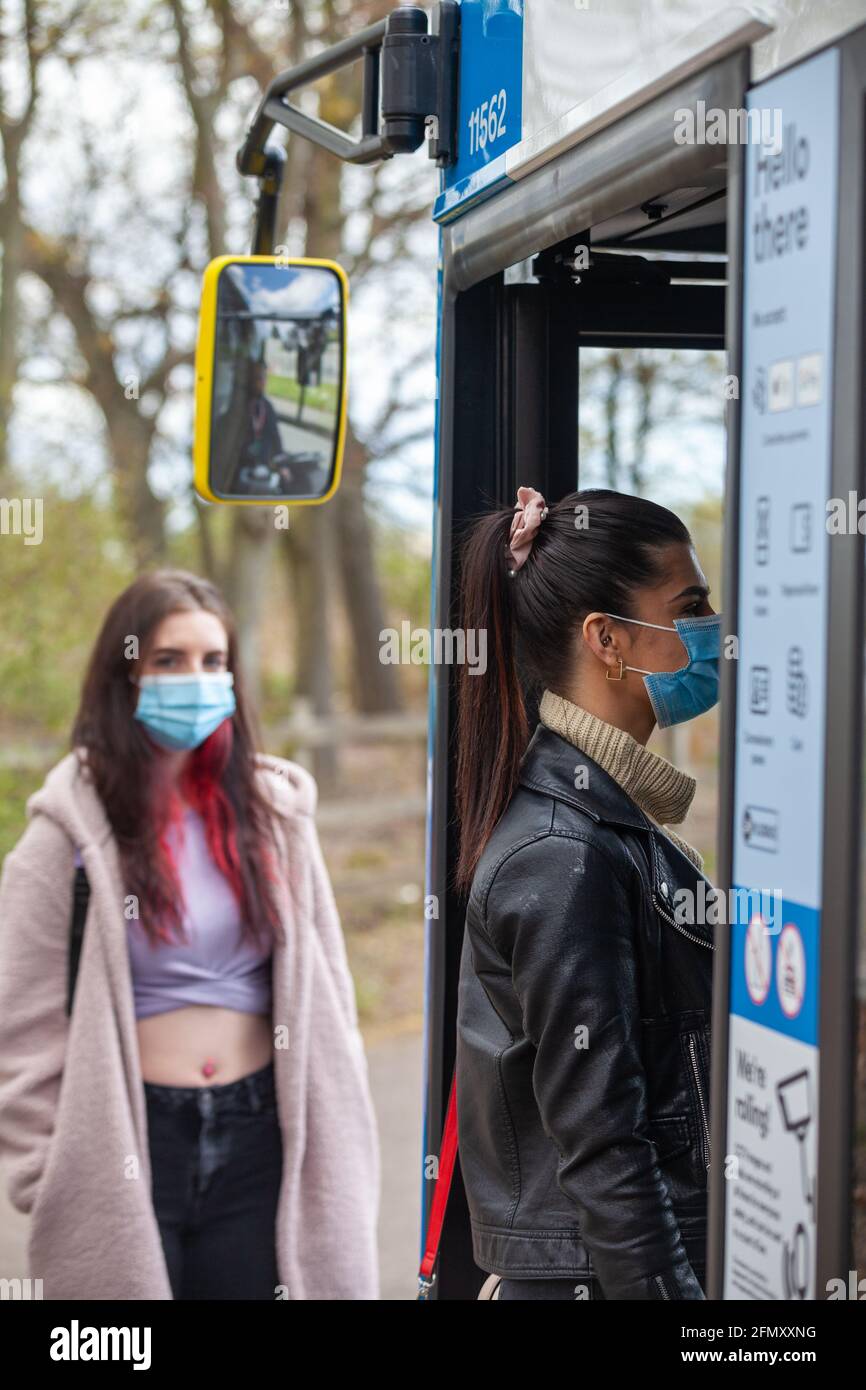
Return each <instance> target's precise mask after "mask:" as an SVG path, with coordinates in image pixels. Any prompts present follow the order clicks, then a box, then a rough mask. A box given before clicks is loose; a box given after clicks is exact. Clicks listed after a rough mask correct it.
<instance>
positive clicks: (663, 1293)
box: [653, 1274, 671, 1302]
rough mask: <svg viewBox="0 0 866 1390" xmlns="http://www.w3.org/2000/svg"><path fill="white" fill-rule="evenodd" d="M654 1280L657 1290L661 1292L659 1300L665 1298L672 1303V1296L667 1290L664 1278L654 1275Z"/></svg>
mask: <svg viewBox="0 0 866 1390" xmlns="http://www.w3.org/2000/svg"><path fill="white" fill-rule="evenodd" d="M653 1279H654V1280H655V1284H656V1288H657V1289H659V1290H660V1293H659V1298H665V1299H667V1301H668V1302H670V1298H671V1296H670V1294H669V1293H668V1291H667V1289H666V1288H665V1281H664V1279H663V1278H662V1276H661V1275H660V1274H654V1275H653Z"/></svg>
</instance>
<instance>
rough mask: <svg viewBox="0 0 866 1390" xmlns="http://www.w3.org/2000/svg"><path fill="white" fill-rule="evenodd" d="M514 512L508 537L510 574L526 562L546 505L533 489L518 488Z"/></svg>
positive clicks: (545, 513) (545, 510) (539, 494)
mask: <svg viewBox="0 0 866 1390" xmlns="http://www.w3.org/2000/svg"><path fill="white" fill-rule="evenodd" d="M514 510H515V517H514V520H513V521H512V523H511V531H510V533H509V537H508V545H509V554H510V559H511V573H512V574H514V573H515V572H516V571H517V570H519V569H520V566H521V565H522V564H524V563H525V562H526V557H527V556H528V554H529V552H530V550H531V549H532V542H533V541H534V540H535V533H536V531H537V530H538V528H539V526H540V525H541V523H542V521H543V520H544V518H545V517H546V516H547V503H546V502H545V500H544V498H543V497H542V495H541V493H540V492H536V490H535V488H534V487H519V488H518V489H517V502H516V504H515V509H514Z"/></svg>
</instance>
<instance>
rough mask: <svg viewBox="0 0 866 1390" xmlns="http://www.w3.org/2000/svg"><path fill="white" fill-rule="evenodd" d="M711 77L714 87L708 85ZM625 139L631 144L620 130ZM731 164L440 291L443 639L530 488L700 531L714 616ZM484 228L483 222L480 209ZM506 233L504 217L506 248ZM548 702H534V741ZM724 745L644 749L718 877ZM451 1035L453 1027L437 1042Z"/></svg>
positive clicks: (458, 1203)
mask: <svg viewBox="0 0 866 1390" xmlns="http://www.w3.org/2000/svg"><path fill="white" fill-rule="evenodd" d="M725 74H726V75H725V79H724V80H726V81H727V82H729V83H730V84H731V91H732V92H733V91H734V90H736V89H738V88H739V84H741V83H742V84H744V82H745V77H744V71H743V67H742V64H739V65H738V63H737V60H736V59H734V60H733V61H731V62H728V63H727V65H726V67H725ZM720 80H721V78H720V75H719V74H718V73H716V74H714V77H713V81H714V82H715V83H718V82H719V81H720ZM740 90H741V89H740ZM665 109H666V110H667V109H668V107H666V108H665ZM648 122H649V124H648ZM651 124H652V120H651V116H650V115H649V113H647V112H644V113H641V115H639V116H637V117H636V118H635V121H634V140H635V142H636V143H637V144H638V146H639V147H640V145H641V141H643V142H647V141H649V142H651V141H652V134H651ZM619 138H620V139H622V140H623V143H624V137H623V136H622V135H621V133H620V136H619ZM658 138H659V143H660V144H661V142H662V140H664V139H665V137H664V135H663V134H662V132H661V131H660V130H659V132H658ZM668 143H669V142H667V141H666V142H665V144H666V145H667V144H668ZM691 154H692V155H694V151H691ZM600 158H603V156H600ZM737 158H738V156H737V151H736V150H731V151H726V152H725V158H724V159H723V162H721V164H720V161H719V158H718V152H717V151H714V152H713V155H712V158H707V157H706V151H705V152H704V166H705V167H704V168H703V169H702V170H700V171H698V170H696V169H695V168H694V167H692V168H691V169H690V170H689V175H688V178H687V179H686V177H685V175H684V178H683V182H684V184H685V185H686V186H685V187H683V188H680V187H679V186H676V185H674V184H673V183H671V184H669V185H668V186H667V187H662V188H659V187H658V185H656V186H655V187H656V195H655V196H654V197H652V198H650V197H646V198H640V196H639V195H638V199H639V200H638V201H636V202H635V203H634V204H633V205H632V206H630V207H625V208H622V209H621V210H619V211H617V212H616V213H613V212H612V215H611V216H609V217H604V218H600V219H599V221H598V223H597V224H596V225H590V226H582V227H581V226H578V227H577V228H576V229H575V231H574V232H573V233H571V234H570V235H568V236H565V237H562V238H560V239H559V240H557V241H555V242H553V243H552V244H550V245H547V246H544V245H541V244H539V246H538V248H537V249H533V248H531V247H530V246H528V245H527V246H526V248H525V249H526V254H525V255H522V256H521V258H520V259H519V260H518V261H516V262H513V263H511V264H510V265H506V266H503V267H502V268H501V270H499V271H496V272H495V273H493V274H491V275H488V276H485V277H484V278H483V279H482V280H480V281H479V282H478V283H476V284H473V285H471V286H467V287H466V288H463V289H461V290H460V291H459V292H458V293H456V294H455V295H454V297H453V300H450V301H449V300H448V297H447V292H446V293H445V297H444V302H445V309H444V316H443V341H442V348H441V352H442V357H441V362H440V369H441V378H440V409H441V423H440V449H441V450H443V451H444V457H442V458H441V459H440V473H439V477H440V488H441V492H440V497H439V508H440V510H439V517H438V521H439V535H438V550H439V553H438V558H437V574H438V576H439V585H440V588H439V593H438V604H439V611H440V613H442V614H444V613H450V615H451V622H452V623H453V622H455V621H456V617H455V616H454V613H455V609H454V603H455V594H456V590H457V585H458V583H459V569H458V562H457V558H456V553H455V557H454V564H453V565H451V564H449V562H448V559H447V558H446V552H448V551H450V548H451V546H452V545H453V546H454V548H455V552H456V550H457V547H458V546H459V538H460V536H461V534H462V532H463V530H464V527H465V525H466V523H467V522H468V520H469V519H470V518H472V517H473V516H474V515H477V513H478V512H479V511H482V510H483V509H484V508H485V506H487V505H489V504H491V503H495V504H496V505H506V504H509V503H510V502H512V501H513V498H514V497H515V495H516V492H517V487H518V486H519V485H521V486H522V485H527V486H531V487H535V488H537V489H538V490H539V491H541V492H542V493H543V495H544V496H545V497H546V498H549V499H550V500H557V499H558V498H560V497H562V496H564V495H565V494H567V493H569V492H572V491H575V490H576V489H578V488H580V487H589V486H608V487H614V488H615V489H616V490H618V491H623V492H641V493H642V494H643V495H646V496H649V497H651V498H653V499H654V500H657V501H661V502H663V503H664V504H665V505H667V506H669V507H671V508H672V509H673V510H674V511H676V512H677V513H678V514H679V515H682V516H683V519H684V520H685V521H686V524H687V525H688V526H690V529H692V530H693V534H694V537H695V540H696V543H697V545H698V548H699V558H700V559H701V561H702V563H703V564H704V566H705V568H706V570H707V574H708V580H709V583H710V585H711V588H712V591H713V595H714V601H715V606H716V607H717V608H718V607H720V606H721V601H720V598H719V594H720V592H721V590H720V584H721V554H722V545H723V542H722V513H723V490H724V468H725V427H726V417H727V416H728V415H729V409H728V401H729V399H730V397H731V393H732V389H736V388H732V387H731V384H730V382H729V379H728V363H727V360H726V354H725V347H726V321H727V317H728V313H729V311H728V310H727V309H726V302H727V300H728V298H729V293H730V290H729V275H730V268H731V258H730V257H729V254H728V244H727V227H728V218H729V216H730V215H731V209H730V208H729V205H728V197H727V191H728V180H729V177H731V175H732V174H733V177H734V183H735V179H736V163H737ZM638 168H639V165H637V164H636V165H635V167H634V170H633V177H634V178H635V179H636V181H637V182H639V178H640V176H639V173H638ZM544 172H545V171H540V174H543V173H544ZM547 172H548V173H550V171H547ZM536 177H539V176H538V175H537V176H536ZM551 186H552V185H551ZM624 186H627V183H626V182H625V181H624ZM520 191H521V192H522V191H523V190H520ZM525 206H526V207H527V208H528V206H529V203H528V202H527V204H526V205H525ZM475 215H476V216H478V217H479V220H480V219H481V217H482V216H483V215H486V216H489V217H490V218H492V213H486V210H485V208H483V207H482V208H481V209H479V211H478V213H477V214H475ZM516 215H518V216H519V215H520V214H519V213H517V214H516ZM733 215H734V216H736V211H734V214H733ZM472 216H473V214H471V213H470V214H468V215H467V218H465V219H461V222H459V223H457V224H456V225H455V227H454V234H453V241H452V240H451V238H450V237H449V233H448V229H447V228H446V229H444V232H443V247H444V253H445V270H444V278H445V281H446V284H447V281H448V279H449V269H450V270H451V272H452V274H453V275H454V276H455V278H459V276H460V273H461V271H460V268H461V267H462V266H464V265H469V264H470V263H471V264H473V265H475V264H478V265H483V260H484V258H483V257H482V256H480V255H479V256H478V258H477V262H476V260H475V252H474V247H472V246H471V244H469V243H468V238H466V235H465V231H466V229H465V225H464V224H465V223H466V222H468V221H469V220H470V219H471V217H472ZM534 216H535V219H536V223H537V225H536V228H535V235H536V236H537V237H538V238H539V241H540V240H541V238H543V236H544V234H545V230H546V228H547V227H548V226H549V225H552V224H553V220H554V219H553V218H552V217H551V216H550V214H548V215H547V216H545V211H544V204H543V203H542V202H540V201H539V202H536V203H535V213H534ZM508 225H509V224H508V221H507V218H506V222H505V237H504V238H503V239H504V240H506V241H507V236H508V233H507V229H508ZM527 236H528V234H527ZM498 248H499V243H498V242H496V243H494V237H493V235H492V232H491V238H490V247H489V252H490V254H491V255H492V256H494V257H495V256H496V254H497V250H498ZM734 275H735V277H736V258H735V257H734ZM735 282H736V278H735ZM734 317H735V315H734ZM442 625H444V626H447V625H449V624H447V623H443V624H442ZM435 679H436V687H435V690H434V692H433V729H434V742H433V747H432V769H433V772H432V777H433V789H432V816H431V841H430V847H429V881H428V887H427V893H428V895H430V894H432V895H435V900H436V901H438V902H439V903H440V919H439V921H438V922H434V923H429V924H428V1000H427V1008H428V1033H427V1044H428V1046H427V1084H428V1110H427V1117H426V1120H427V1130H426V1133H427V1138H426V1140H425V1153H435V1151H436V1148H437V1141H438V1135H439V1132H440V1129H441V1125H442V1119H443V1114H444V1110H443V1107H444V1106H445V1104H446V1103H447V1099H448V1090H449V1084H450V1078H451V1075H452V1072H453V1066H454V1055H455V1049H454V1036H453V1019H454V1017H455V1013H456V991H457V980H458V970H459V959H460V948H461V944H462V921H463V916H464V914H465V903H464V902H463V901H461V900H460V899H459V898H458V897H457V895H455V894H454V893H453V891H452V890H451V887H450V885H449V881H448V880H449V875H448V865H449V864H453V863H454V861H455V857H456V843H455V838H454V834H453V830H452V828H451V827H452V824H453V816H452V814H451V812H450V809H448V808H450V807H451V805H452V800H453V783H452V779H451V772H450V764H449V759H448V758H447V756H446V755H445V751H444V750H445V746H446V743H445V740H447V729H448V727H451V726H453V720H454V717H455V709H454V700H453V689H452V687H451V683H450V681H449V679H448V676H447V673H446V672H444V671H443V672H440V673H437V675H436V677H435ZM539 693H540V692H533V691H527V708H528V713H529V717H530V726H531V727H532V726H533V725H534V721H535V716H536V714H537V704H536V700H537V696H538V694H539ZM437 738H438V739H441V740H443V742H441V743H437V741H436V740H437ZM717 742H718V715H717V711H714V712H712V713H711V714H709V715H707V716H705V717H704V718H703V719H701V720H699V721H697V723H696V725H695V726H694V728H693V729H689V728H685V729H684V728H682V727H680V728H678V729H672V730H666V731H664V732H663V733H662V734H661V735H658V736H657V738H656V739H654V740H653V749H654V751H656V752H661V753H662V754H663V755H664V756H668V757H670V758H671V760H672V761H676V760H679V761H678V765H680V766H690V765H691V766H692V767H693V768H694V769H695V770H697V771H700V772H702V773H703V774H704V775H703V776H702V779H701V780H702V784H703V785H702V795H701V801H700V832H699V838H700V841H701V843H700V845H699V848H700V849H701V850H702V851H703V852H704V853H705V854H706V857H707V863H708V865H709V866H711V867H712V868H714V867H715V853H716V832H717V814H718V767H717V759H716V748H717ZM437 808H438V809H437ZM697 809H698V808H696V810H697ZM443 904H444V910H442V905H443ZM443 922H444V927H443ZM440 1019H441V1020H443V1021H444V1020H448V1024H447V1026H445V1027H440V1026H439V1023H438V1020H440ZM425 1186H426V1191H425V1199H426V1200H429V1197H430V1185H429V1184H425ZM484 1277H485V1275H484V1273H483V1272H482V1271H480V1270H478V1269H477V1267H476V1266H475V1265H474V1262H473V1260H472V1253H471V1240H470V1234H469V1219H468V1210H467V1207H466V1202H465V1195H464V1192H463V1190H462V1185H461V1181H460V1174H459V1165H458V1171H457V1173H456V1175H455V1179H454V1183H453V1186H452V1192H451V1197H450V1202H449V1210H448V1217H447V1220H446V1223H445V1227H444V1231H443V1236H442V1245H441V1250H440V1261H439V1269H438V1278H437V1282H436V1285H435V1287H434V1293H433V1296H434V1297H440V1298H445V1299H451V1298H456V1299H465V1298H474V1297H476V1295H477V1293H478V1290H479V1288H480V1286H481V1284H482V1282H483V1280H484Z"/></svg>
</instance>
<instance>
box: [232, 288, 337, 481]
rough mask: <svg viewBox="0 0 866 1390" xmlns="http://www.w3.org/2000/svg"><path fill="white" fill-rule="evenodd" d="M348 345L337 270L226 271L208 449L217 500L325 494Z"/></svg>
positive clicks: (331, 468) (330, 476)
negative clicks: (345, 349) (344, 335)
mask: <svg viewBox="0 0 866 1390" xmlns="http://www.w3.org/2000/svg"><path fill="white" fill-rule="evenodd" d="M342 336H343V301H342V295H341V284H340V280H339V278H338V276H337V275H336V274H335V273H334V271H332V270H330V269H328V268H327V267H324V266H309V265H278V264H277V265H262V264H249V263H247V264H244V263H238V264H236V265H227V266H225V267H224V269H223V270H222V272H221V274H220V279H219V288H218V295H217V321H216V343H215V353H214V375H213V398H212V399H213V406H212V425H211V450H210V485H211V490H212V491H213V492H214V494H215V495H216V496H218V497H224V498H231V497H261V498H267V497H273V498H274V499H275V500H279V499H281V498H282V499H295V500H297V499H301V498H319V497H322V496H324V495H325V494H326V493H327V492H328V490H329V488H330V486H331V482H332V479H333V476H334V466H335V462H336V450H337V442H338V434H339V418H340V400H341V390H342V381H341V375H342V359H343V344H342Z"/></svg>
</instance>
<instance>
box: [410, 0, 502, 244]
mask: <svg viewBox="0 0 866 1390" xmlns="http://www.w3.org/2000/svg"><path fill="white" fill-rule="evenodd" d="M523 4H524V0H461V2H460V80H459V86H458V90H459V98H458V107H459V114H458V122H457V159H456V162H455V163H454V164H452V165H451V166H450V168H448V169H446V170H444V172H443V179H442V189H441V192H440V194H439V197H438V198H437V200H436V203H435V206H434V208H433V216H434V218H435V219H436V220H437V221H447V220H448V219H449V218H450V217H453V216H454V215H455V214H456V213H457V212H462V211H464V210H465V208H466V207H467V205H468V204H469V203H472V202H476V201H477V200H478V199H479V198H481V197H486V196H488V195H489V194H490V193H491V192H492V191H493V190H494V189H495V188H496V187H498V186H499V185H501V184H502V183H503V182H504V181H505V180H506V178H507V175H506V173H505V151H506V150H507V149H510V147H511V146H512V145H516V144H517V143H518V141H519V140H520V135H521V121H522V110H521V107H522V101H521V97H522V88H523Z"/></svg>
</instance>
